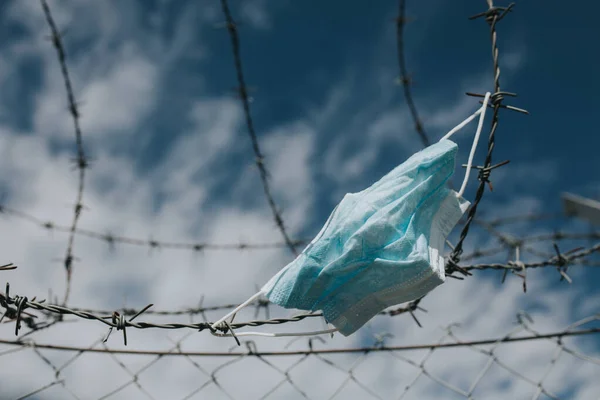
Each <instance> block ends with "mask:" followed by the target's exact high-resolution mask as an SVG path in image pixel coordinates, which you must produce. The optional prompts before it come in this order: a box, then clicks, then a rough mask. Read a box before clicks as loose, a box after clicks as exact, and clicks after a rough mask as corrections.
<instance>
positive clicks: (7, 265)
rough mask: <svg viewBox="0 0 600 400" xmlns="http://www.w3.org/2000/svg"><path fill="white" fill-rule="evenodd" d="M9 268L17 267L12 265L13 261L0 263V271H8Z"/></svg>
mask: <svg viewBox="0 0 600 400" xmlns="http://www.w3.org/2000/svg"><path fill="white" fill-rule="evenodd" d="M11 269H17V266H16V265H13V263H8V264H4V265H0V271H9V270H11Z"/></svg>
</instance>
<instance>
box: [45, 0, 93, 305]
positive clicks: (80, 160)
mask: <svg viewBox="0 0 600 400" xmlns="http://www.w3.org/2000/svg"><path fill="white" fill-rule="evenodd" d="M40 2H41V4H42V8H43V10H44V15H45V16H46V21H47V22H48V25H49V26H50V30H51V32H52V44H53V45H54V47H55V48H56V52H57V54H58V61H59V62H60V69H61V72H62V75H63V79H64V81H65V89H66V91H67V100H68V102H69V111H70V113H71V116H72V117H73V126H74V128H75V142H76V145H77V158H76V159H75V160H74V161H75V165H76V168H78V169H79V183H78V189H77V199H76V202H75V210H74V215H73V222H72V223H71V229H70V234H69V241H68V244H67V252H66V255H65V259H64V265H65V269H66V270H67V283H66V287H65V295H64V299H63V304H65V305H66V304H67V301H68V300H69V294H70V293H71V276H72V273H73V258H74V257H73V244H74V241H75V230H76V229H77V222H78V221H79V217H80V215H81V210H82V208H83V189H84V179H85V169H86V168H88V167H89V162H88V160H87V158H86V156H85V153H84V151H83V140H82V135H81V127H80V124H79V117H80V114H79V110H78V109H77V104H76V102H75V96H74V95H73V86H72V84H71V79H70V78H69V71H68V70H67V61H66V59H67V57H66V54H65V49H64V47H63V44H62V40H61V34H60V32H59V31H58V29H57V27H56V24H55V23H54V19H53V18H52V14H51V12H50V7H49V6H48V3H47V2H46V0H40Z"/></svg>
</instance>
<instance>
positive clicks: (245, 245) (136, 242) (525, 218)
mask: <svg viewBox="0 0 600 400" xmlns="http://www.w3.org/2000/svg"><path fill="white" fill-rule="evenodd" d="M0 214H4V215H7V216H11V217H16V218H19V219H21V220H23V221H28V222H31V223H32V224H35V225H36V226H37V227H38V228H40V229H45V230H48V231H49V232H59V233H69V234H70V233H71V232H72V231H71V227H69V226H63V225H59V224H57V223H55V222H54V221H51V220H43V219H41V218H39V217H36V216H34V215H33V214H30V213H26V212H24V211H22V210H18V209H15V208H12V207H8V206H6V205H3V204H0ZM556 218H566V216H565V215H564V214H563V213H540V214H538V213H529V214H518V215H511V216H506V217H499V218H494V219H490V220H483V219H481V218H477V219H475V220H474V223H477V224H479V225H480V226H482V227H484V228H486V227H487V228H488V229H487V230H488V231H489V232H490V233H492V232H495V231H492V230H490V229H489V228H496V227H498V226H502V225H508V224H514V223H523V222H533V221H543V220H548V219H556ZM464 223H465V220H462V221H460V222H459V223H458V224H457V225H464ZM73 233H74V234H75V235H80V236H84V237H87V238H90V239H94V240H99V241H102V242H105V243H107V244H108V245H109V246H114V245H116V244H124V245H132V246H139V247H148V248H149V249H155V248H161V249H169V250H185V251H194V252H202V251H209V250H221V251H240V250H272V249H278V248H284V247H287V244H286V243H285V242H264V243H250V242H238V243H211V242H206V241H199V242H174V241H163V240H156V239H141V238H135V237H130V236H121V235H114V234H112V233H102V232H100V231H97V230H90V229H82V228H76V229H75V230H74V231H73ZM504 235H505V236H506V237H508V234H504ZM554 235H555V237H554V240H561V236H564V238H572V239H576V238H578V237H577V235H580V236H581V238H584V236H585V238H600V232H597V231H592V232H590V233H567V232H565V233H562V234H561V233H560V232H559V233H555V234H554ZM586 235H587V236H586ZM148 236H149V237H151V236H152V235H148ZM291 240H292V242H293V243H294V245H295V246H304V245H306V244H308V243H309V242H310V241H311V240H312V239H311V238H300V239H291ZM540 240H543V239H540ZM465 257H466V256H462V257H461V258H463V259H464V258H465Z"/></svg>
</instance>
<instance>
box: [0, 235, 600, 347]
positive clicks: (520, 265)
mask: <svg viewBox="0 0 600 400" xmlns="http://www.w3.org/2000/svg"><path fill="white" fill-rule="evenodd" d="M555 249H556V252H557V255H555V256H553V257H551V258H549V259H547V260H543V261H539V262H530V263H524V262H522V261H520V259H519V251H518V248H517V252H516V260H515V261H508V262H507V263H504V264H502V263H490V264H472V265H463V266H462V267H461V268H463V269H464V270H465V271H471V270H485V269H492V270H494V269H495V270H503V271H505V272H508V271H511V272H513V273H514V274H516V275H518V276H520V277H521V278H522V279H523V288H524V290H525V291H526V283H525V282H526V275H525V274H524V273H525V271H526V270H527V269H532V268H542V267H556V268H557V271H558V272H559V274H560V276H561V277H563V278H565V277H566V279H567V280H568V281H571V279H570V278H569V277H568V275H566V271H567V268H568V267H569V266H570V265H576V264H573V262H574V261H576V260H578V259H580V258H583V257H586V256H589V255H591V254H592V253H595V252H598V251H600V243H598V244H596V245H595V246H592V247H590V248H587V249H582V250H579V249H575V250H577V251H569V252H566V253H560V252H559V250H558V247H557V246H556V247H555ZM505 276H506V275H505ZM505 276H504V277H505ZM421 300H422V298H421V299H418V300H415V301H412V302H409V303H408V304H407V305H406V306H403V307H400V308H397V309H393V310H389V311H385V312H382V313H381V314H382V315H389V316H395V315H400V314H404V313H409V314H410V315H411V316H412V318H413V319H414V320H415V322H416V323H417V324H418V325H419V326H421V324H420V322H419V321H418V319H417V318H416V316H415V315H414V312H415V311H416V310H418V309H421V310H423V309H422V308H420V306H419V304H420V302H421ZM44 303H45V301H44V300H42V301H39V302H38V301H35V297H34V298H33V299H32V300H31V301H29V300H28V298H27V297H26V296H19V295H15V296H11V295H10V285H9V284H8V283H7V285H6V293H0V306H1V307H3V308H4V309H5V313H4V315H3V317H2V318H4V317H5V316H8V317H9V318H11V319H14V321H15V335H17V334H18V332H19V329H20V328H21V322H24V323H25V324H26V325H27V326H28V327H29V328H30V329H33V330H35V329H36V326H37V325H36V322H35V320H34V318H35V316H33V315H26V316H25V317H23V312H24V310H26V309H27V308H29V309H34V310H38V311H45V312H49V313H53V314H57V315H61V316H62V315H74V316H76V317H79V318H82V319H87V320H96V321H100V322H102V323H103V324H105V325H107V326H109V328H110V329H111V330H112V329H113V328H114V329H117V331H123V336H124V342H125V344H126V343H127V334H126V328H128V327H132V328H136V329H149V328H158V329H170V330H171V329H184V328H187V329H195V330H198V331H203V330H209V331H211V333H215V330H214V329H213V328H212V327H211V323H208V322H203V323H196V324H184V323H160V324H159V323H150V322H134V321H133V320H134V319H135V318H137V317H138V316H140V315H141V314H143V313H145V312H146V311H147V310H148V309H149V308H150V307H152V306H153V305H152V304H150V305H148V306H146V307H144V308H142V309H141V310H139V311H137V312H136V313H135V314H134V315H133V316H131V318H129V319H128V320H127V319H125V316H126V315H124V314H121V313H119V312H117V311H114V312H113V313H112V315H100V314H98V313H94V312H88V311H84V310H76V309H72V308H68V307H65V306H60V305H53V304H44ZM257 304H259V305H260V303H257ZM13 306H14V307H13ZM203 311H205V309H204V310H202V311H199V312H203ZM165 314H166V313H165ZM312 317H322V313H321V312H312V313H301V314H298V315H295V316H292V317H290V318H270V319H264V320H251V321H247V322H235V323H228V324H225V325H224V326H221V327H219V328H216V329H217V330H219V331H221V332H222V333H227V332H232V333H233V332H234V330H236V329H239V328H242V327H256V326H263V325H281V324H286V323H293V322H299V321H302V320H304V319H306V318H312ZM1 321H2V320H1V319H0V322H1ZM45 324H47V322H46V323H45Z"/></svg>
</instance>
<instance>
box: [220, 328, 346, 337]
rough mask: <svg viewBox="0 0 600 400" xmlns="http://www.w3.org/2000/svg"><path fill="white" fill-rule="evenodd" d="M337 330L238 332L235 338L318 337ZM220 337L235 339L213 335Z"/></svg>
mask: <svg viewBox="0 0 600 400" xmlns="http://www.w3.org/2000/svg"><path fill="white" fill-rule="evenodd" d="M337 331H338V329H337V328H331V329H324V330H322V331H314V332H280V333H269V332H236V334H235V336H263V337H288V336H316V335H325V334H330V333H335V332H337ZM213 335H215V336H219V337H233V335H232V334H231V333H213Z"/></svg>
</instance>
